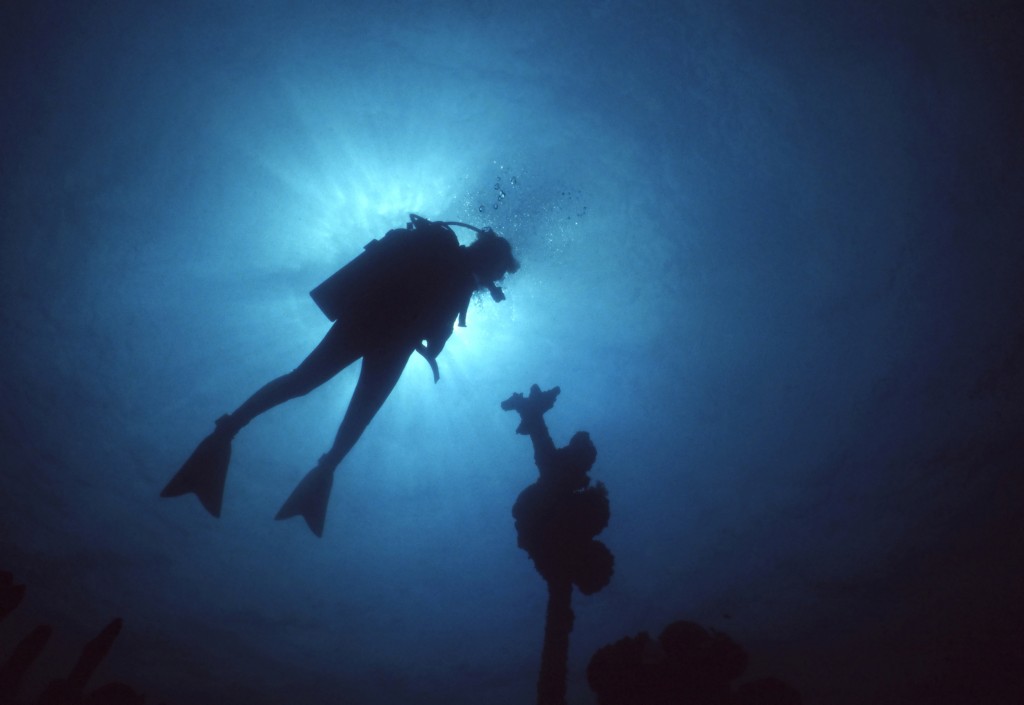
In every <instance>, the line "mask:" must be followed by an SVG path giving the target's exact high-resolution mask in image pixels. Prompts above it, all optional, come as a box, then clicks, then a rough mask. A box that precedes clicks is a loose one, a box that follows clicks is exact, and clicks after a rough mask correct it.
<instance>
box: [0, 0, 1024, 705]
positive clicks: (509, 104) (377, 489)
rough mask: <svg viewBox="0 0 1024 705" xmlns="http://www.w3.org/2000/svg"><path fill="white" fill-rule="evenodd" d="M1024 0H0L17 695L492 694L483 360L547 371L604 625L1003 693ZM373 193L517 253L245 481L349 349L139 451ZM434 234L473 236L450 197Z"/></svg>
mask: <svg viewBox="0 0 1024 705" xmlns="http://www.w3.org/2000/svg"><path fill="white" fill-rule="evenodd" d="M1020 13H1021V11H1020V10H1019V9H1018V8H1017V7H1016V3H1010V2H968V1H966V0H964V1H963V2H867V1H866V2H840V1H838V0H819V1H816V2H811V1H797V0H792V1H790V0H781V1H778V2H752V1H750V2H748V1H724V2H713V3H712V2H687V1H685V0H675V1H673V2H654V1H652V2H615V1H613V0H604V1H592V2H575V1H568V2H555V3H551V2H532V1H526V2H516V3H497V2H473V1H468V0H467V1H463V2H454V1H452V2H448V1H445V0H440V1H439V2H431V3H413V2H396V1H390V2H389V1H388V0H375V1H374V2H368V1H367V2H364V1H362V0H350V1H347V2H327V1H323V0H321V1H311V2H284V1H270V0H253V1H249V2H242V1H228V0H214V1H212V2H190V1H188V0H182V1H180V2H126V1H114V0H110V1H104V0H98V1H95V2H88V3H85V2H47V1H45V0H42V1H39V0H37V1H33V2H17V1H16V2H6V3H4V4H3V7H2V8H0V91H2V92H0V150H2V152H0V228H2V243H0V366H2V367H0V570H6V571H10V572H11V573H13V575H14V579H15V580H16V581H17V582H20V583H24V584H25V585H26V586H27V592H26V596H25V598H24V601H23V603H22V604H21V606H20V607H19V608H18V609H17V610H16V611H15V612H13V613H12V614H11V616H10V617H9V618H7V619H6V620H4V622H3V623H2V624H0V658H6V656H7V655H8V654H10V653H11V649H12V648H13V646H14V644H16V643H17V642H18V640H19V639H20V638H21V637H23V636H24V634H25V633H27V632H28V631H29V630H30V629H31V628H32V627H33V626H34V625H35V624H38V623H40V622H47V623H50V624H52V625H53V626H54V634H53V637H52V638H51V640H50V643H49V644H48V646H47V648H46V649H45V651H44V652H43V654H42V655H41V656H40V658H39V660H38V662H37V663H36V665H35V667H34V669H33V672H32V675H31V681H30V682H29V683H27V684H26V688H25V696H24V697H25V699H26V702H27V701H28V700H29V698H30V697H31V696H33V694H35V693H38V692H39V691H40V690H41V689H42V687H43V685H44V684H45V683H46V681H47V680H49V679H50V678H53V677H56V676H59V675H62V674H65V673H66V672H67V671H68V670H69V669H70V667H71V665H72V664H73V663H74V659H75V658H76V655H77V653H78V650H79V649H80V648H81V646H82V644H84V643H85V642H86V641H87V640H88V639H90V638H92V637H93V636H94V635H95V634H96V633H97V632H98V631H99V630H100V629H101V628H102V627H103V626H104V625H105V624H107V623H108V622H109V621H110V620H111V619H112V618H113V617H115V616H118V617H121V618H123V620H124V628H123V631H122V633H121V635H120V637H119V638H118V640H117V642H116V644H115V645H114V647H113V649H112V650H111V652H110V654H109V656H108V657H107V659H106V660H105V661H104V662H103V664H102V666H101V668H100V671H98V672H97V674H96V679H95V683H96V684H99V683H101V682H104V681H109V680H122V681H125V682H127V683H130V684H132V685H133V686H134V687H136V688H137V689H138V690H140V691H142V692H144V693H146V694H147V695H148V696H149V698H150V700H149V702H152V703H156V702H160V701H165V702H166V703H167V704H168V705H190V704H193V705H207V704H213V703H249V704H253V705H269V704H272V703H309V704H310V705H318V704H321V703H356V704H365V705H377V704H384V703H425V704H431V703H438V704H440V703H446V704H449V705H458V704H469V703H486V704H488V705H505V704H508V705H511V704H514V703H527V702H532V701H533V699H534V697H535V687H536V679H537V672H538V666H539V659H540V647H541V641H542V637H543V631H544V607H545V602H546V591H545V585H544V582H543V580H542V579H541V578H540V576H539V575H538V574H537V572H536V571H535V570H534V568H533V565H532V564H531V562H530V560H529V558H528V557H527V555H526V554H525V553H524V552H523V551H522V550H520V549H519V548H518V547H517V545H516V532H515V527H514V524H513V520H512V515H511V507H512V504H513V503H514V502H515V500H516V497H517V496H518V494H519V492H520V491H522V490H523V489H524V488H525V487H526V486H527V485H529V484H530V483H532V482H534V481H535V480H536V477H537V470H536V468H535V467H534V464H533V453H532V449H531V447H530V443H529V441H528V439H526V438H525V437H523V436H520V435H516V433H515V429H516V426H517V424H518V418H516V416H515V414H512V413H509V412H506V411H502V409H501V407H500V402H501V401H502V400H504V399H506V398H508V397H509V395H510V394H512V393H513V392H526V391H527V390H528V389H529V386H530V385H531V384H533V383H537V384H539V385H540V386H541V387H542V388H544V389H547V388H550V387H553V386H555V385H558V386H560V388H561V390H562V392H561V396H560V397H559V399H558V402H557V404H556V405H555V407H554V409H553V410H552V411H551V412H549V413H548V415H547V421H548V424H549V426H550V428H551V431H552V435H553V436H554V440H555V442H556V444H557V445H560V446H561V445H564V444H566V443H567V442H568V440H569V438H570V436H571V435H572V434H573V433H574V432H576V431H578V430H585V431H588V432H589V433H590V435H591V438H592V439H593V441H594V443H595V445H596V447H597V453H598V455H597V462H596V464H595V465H594V467H593V469H592V471H591V477H592V479H593V480H594V481H600V482H603V483H605V485H606V486H607V488H608V493H609V499H610V502H611V521H610V524H609V526H608V528H607V529H606V530H605V531H604V532H603V533H602V534H601V536H600V539H601V540H602V541H603V542H604V543H605V544H607V546H608V547H609V548H610V549H611V551H612V553H613V554H614V556H615V572H614V575H613V577H612V579H611V583H610V584H609V585H608V587H606V588H605V589H604V590H602V591H600V592H598V593H596V594H594V595H591V596H582V595H579V594H578V593H577V594H576V595H575V597H574V600H573V608H574V610H575V613H576V622H575V629H574V630H573V632H572V636H571V642H570V660H569V674H568V702H569V703H571V704H572V705H583V704H586V703H594V702H596V700H595V698H594V695H593V693H592V692H591V691H590V689H589V688H588V687H587V682H586V675H585V671H586V666H587V663H588V661H589V659H590V657H591V655H592V654H593V653H594V652H595V651H596V650H597V649H598V648H599V647H601V646H603V645H605V644H609V643H611V642H614V641H617V640H619V639H621V638H623V637H625V636H633V635H636V634H637V633H638V632H640V631H648V632H650V633H652V634H657V633H658V632H659V631H660V630H661V629H662V628H664V627H665V626H666V625H667V624H669V623H670V622H673V621H675V620H680V619H686V620H692V621H694V622H697V623H699V624H701V625H704V626H706V627H708V628H712V629H716V630H719V631H722V632H725V633H727V634H728V635H729V636H731V637H732V638H734V639H735V640H736V641H737V642H738V643H740V644H742V645H743V647H744V648H745V649H746V650H747V651H748V652H749V654H750V666H749V668H748V671H747V675H749V676H758V675H766V674H770V675H774V676H777V677H779V678H781V679H783V680H785V681H786V682H788V683H791V684H792V685H794V686H795V687H796V688H798V689H799V690H800V692H801V693H802V694H803V698H804V702H806V703H834V704H839V705H842V704H847V703H849V704H851V705H852V704H854V703H868V702H870V703H881V704H884V703H925V702H929V703H1019V702H1021V701H1022V699H1024V677H1022V676H1021V675H1020V674H1021V673H1024V608H1022V605H1021V602H1020V595H1021V594H1024V530H1022V528H1021V520H1020V514H1021V507H1022V506H1024V505H1022V500H1024V483H1022V480H1021V470H1022V467H1024V462H1022V460H1024V440H1022V439H1024V432H1022V429H1024V405H1022V403H1021V402H1022V391H1024V367H1022V365H1024V358H1022V351H1024V287H1022V285H1021V273H1022V271H1024V238H1022V236H1021V222H1022V216H1024V192H1022V183H1024V181H1022V171H1021V159H1020V157H1021V146H1022V136H1021V132H1020V128H1019V125H1021V124H1024V100H1022V95H1024V92H1022V81H1021V79H1022V70H1024V64H1022V49H1021V47H1022V46H1024V33H1022V31H1021V30H1022V23H1021V17H1020ZM409 213H417V214H419V215H422V216H424V217H427V218H432V219H438V220H462V221H466V222H469V223H472V224H474V225H478V226H484V225H489V226H492V227H494V228H495V229H496V230H498V231H499V232H500V233H502V234H503V235H504V236H506V237H508V238H509V240H510V241H511V242H512V243H513V246H514V248H515V251H516V254H517V256H518V257H519V259H520V261H521V263H522V268H521V270H520V271H519V272H518V273H516V274H515V275H512V276H510V277H509V278H507V279H506V281H505V282H504V283H503V286H504V287H505V291H506V294H507V296H508V299H507V300H506V301H505V302H503V303H500V304H496V303H493V302H491V301H490V300H489V298H486V297H483V298H478V299H476V300H475V301H474V303H473V304H472V305H471V307H470V310H469V315H468V327H466V328H465V329H459V330H457V331H456V333H455V335H453V337H452V339H451V340H450V341H449V343H448V346H447V347H446V349H445V351H444V353H443V354H442V355H441V357H440V358H439V364H440V373H441V381H440V383H439V384H437V385H436V386H435V385H434V384H433V381H432V379H431V376H430V371H429V368H428V366H427V365H426V363H425V362H424V361H423V360H421V359H419V358H418V357H414V359H412V360H410V362H409V364H408V367H407V368H406V371H405V373H404V375H403V377H402V379H401V381H400V382H399V384H398V386H397V388H396V389H395V391H394V393H393V394H392V396H391V398H390V399H389V400H388V402H387V404H385V406H384V408H383V410H382V411H381V412H380V414H379V415H378V416H377V418H376V419H375V420H374V421H373V423H372V424H371V426H370V428H369V429H368V431H367V433H366V434H365V435H364V436H363V438H362V440H361V441H360V442H359V443H358V445H357V446H356V447H355V449H354V450H353V452H352V453H351V454H350V455H349V456H348V457H347V458H346V459H345V461H344V463H343V464H342V466H341V468H340V469H339V472H338V475H337V477H336V479H335V483H334V490H333V495H332V497H331V503H330V507H329V514H328V517H327V525H326V530H325V534H324V537H323V538H322V539H317V538H315V537H314V536H312V535H311V534H310V532H309V531H308V529H307V528H306V527H305V526H304V525H303V524H302V522H301V521H299V520H291V521H287V522H275V521H273V516H274V513H275V512H276V511H277V509H278V507H279V506H280V504H281V502H282V501H283V500H284V499H285V498H286V497H287V496H288V494H289V492H290V491H291V490H292V488H293V487H294V486H295V483H296V482H297V481H298V479H299V478H300V477H302V475H303V474H304V473H305V472H306V471H308V470H309V469H310V468H311V467H313V465H314V464H315V462H316V460H317V458H318V457H319V455H320V454H321V453H323V452H324V451H325V450H326V449H327V447H328V446H329V444H330V442H331V439H332V438H333V435H334V432H335V431H336V429H337V424H338V422H339V421H340V419H341V414H342V413H343V411H344V409H345V406H346V404H347V403H348V398H349V395H350V394H351V390H352V387H353V385H354V383H355V379H356V376H357V374H358V366H357V365H356V366H353V367H351V368H349V369H347V370H345V371H344V372H343V373H341V374H340V375H339V376H338V377H336V378H335V379H334V380H332V381H331V382H330V383H328V384H326V385H325V386H323V387H321V388H320V389H318V390H316V391H314V392H312V393H311V394H309V395H308V396H305V397H302V398H300V399H297V400H294V401H292V402H290V403H288V404H285V405H283V406H280V407H278V408H276V409H274V410H273V411H271V412H269V413H267V414H265V415H264V416H261V417H260V418H258V419H257V420H256V421H254V422H253V423H252V424H251V425H250V426H249V427H247V428H246V429H245V430H244V431H243V432H242V433H241V434H240V435H239V436H238V438H237V439H236V441H235V443H234V448H233V457H232V465H231V471H230V473H229V476H228V484H227V490H226V494H225V500H224V511H223V516H222V518H220V519H219V520H216V519H213V518H211V517H210V516H209V515H208V514H207V513H206V512H205V511H203V509H202V507H201V506H200V505H199V503H198V502H197V501H195V499H194V498H193V497H186V498H182V499H175V500H166V499H160V498H159V497H158V495H159V492H160V490H161V488H162V487H163V486H164V485H165V484H166V483H167V481H168V480H169V479H170V477H171V475H173V473H174V472H175V470H177V468H178V467H180V465H181V463H182V462H183V461H184V460H185V458H187V457H188V455H189V453H190V452H191V451H192V449H193V448H194V447H195V445H196V443H197V442H198V441H199V440H200V439H201V438H202V437H203V436H205V435H206V434H207V433H209V432H210V431H211V430H212V429H213V421H214V419H216V418H217V417H218V416H220V415H221V414H223V413H225V412H227V411H230V410H231V409H233V408H235V407H236V406H237V405H238V404H239V403H240V402H241V401H243V400H244V399H245V398H246V397H247V396H248V395H249V394H250V393H252V392H253V391H254V390H255V389H256V388H257V387H259V386H260V385H262V384H263V383H264V382H266V381H268V380H269V379H271V378H272V377H274V376H276V375H279V374H281V373H283V372H286V371H288V370H290V369H292V368H293V367H294V366H295V365H296V364H298V362H299V361H301V360H302V358H303V357H304V356H305V355H306V354H307V353H308V352H309V350H311V349H312V347H313V346H314V345H315V344H316V343H317V342H318V341H319V340H320V338H321V337H322V335H323V334H324V333H325V332H326V330H327V329H328V327H329V325H330V324H329V322H328V321H327V320H326V319H325V318H324V317H323V315H322V314H321V313H320V311H319V310H318V309H317V307H316V306H315V305H314V304H313V302H312V301H311V300H310V298H309V296H308V292H309V290H310V289H311V288H313V287H314V286H315V285H317V284H318V283H319V282H321V281H322V280H323V279H324V278H325V277H327V276H329V275H330V274H331V273H332V272H334V271H335V270H336V269H338V267H340V266H341V265H342V264H344V263H345V262H346V261H348V260H349V259H351V258H352V257H353V256H355V255H356V254H358V253H359V252H360V251H361V249H362V247H363V246H364V245H365V244H366V243H367V242H368V241H369V240H371V239H372V238H375V237H380V236H381V235H382V234H383V233H384V232H385V231H387V230H388V229H390V228H394V227H400V226H402V225H403V224H404V223H405V222H406V220H407V218H408V214H409ZM460 237H461V238H463V242H464V243H468V242H469V239H470V238H469V233H468V232H467V231H464V230H463V231H460Z"/></svg>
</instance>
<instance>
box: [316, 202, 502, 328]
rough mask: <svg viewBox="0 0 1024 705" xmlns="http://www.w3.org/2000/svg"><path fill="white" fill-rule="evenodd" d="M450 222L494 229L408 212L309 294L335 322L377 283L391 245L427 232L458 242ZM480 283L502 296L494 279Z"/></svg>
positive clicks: (482, 230) (495, 295) (494, 295)
mask: <svg viewBox="0 0 1024 705" xmlns="http://www.w3.org/2000/svg"><path fill="white" fill-rule="evenodd" d="M452 225H455V226H458V227H463V228H468V229H470V230H472V231H474V232H476V233H478V234H482V233H485V232H492V233H493V232H494V231H493V230H491V229H490V228H478V227H476V226H474V225H469V224H468V223H461V222H458V221H447V222H441V221H432V220H427V219H426V218H423V217H421V216H418V215H416V214H415V213H410V214H409V223H408V224H407V225H406V227H405V228H399V229H395V230H389V231H388V232H387V233H386V234H385V235H384V237H382V238H380V239H379V240H378V239H376V238H374V239H373V240H371V241H370V242H368V243H367V244H366V246H365V247H364V248H363V252H361V253H360V254H359V255H357V256H356V257H355V258H354V259H353V260H352V261H351V262H349V263H348V264H346V265H345V266H344V267H342V268H341V269H339V270H338V271H337V272H335V273H334V274H332V275H331V276H330V277H328V278H327V279H325V280H324V281H323V282H322V283H320V284H319V285H318V286H317V287H316V288H314V289H313V290H312V291H310V292H309V295H310V296H311V297H312V299H313V301H314V302H315V303H316V305H317V306H318V307H319V308H320V310H321V311H323V313H324V315H325V316H327V318H328V319H329V320H331V321H336V320H338V319H339V318H341V317H343V315H344V312H345V311H346V310H347V309H348V308H349V307H350V306H352V305H357V304H358V301H359V300H360V299H363V298H365V297H366V296H367V295H369V293H370V292H372V291H374V290H376V288H377V287H378V286H379V285H380V281H379V279H380V275H381V272H383V271H387V270H386V268H387V267H388V264H389V262H388V259H389V258H388V256H387V255H388V250H390V249H391V247H390V246H391V245H397V244H398V243H399V242H400V241H401V240H405V239H407V238H408V236H409V233H419V234H423V235H426V234H427V233H428V232H429V233H430V234H431V235H433V236H441V237H444V236H448V237H450V238H451V239H452V240H453V241H455V242H458V239H457V238H456V237H455V233H454V231H452V229H451V227H450V226H452ZM483 285H484V286H485V287H487V290H488V291H489V292H490V294H491V298H492V299H494V300H495V301H503V300H504V299H505V294H504V292H503V291H502V290H501V289H500V288H499V287H497V286H495V284H494V282H483Z"/></svg>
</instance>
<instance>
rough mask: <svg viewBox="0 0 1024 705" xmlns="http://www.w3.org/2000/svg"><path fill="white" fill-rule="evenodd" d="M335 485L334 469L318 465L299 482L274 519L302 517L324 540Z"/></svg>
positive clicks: (311, 529)
mask: <svg viewBox="0 0 1024 705" xmlns="http://www.w3.org/2000/svg"><path fill="white" fill-rule="evenodd" d="M333 484H334V468H327V467H324V466H323V465H320V464H318V465H317V466H316V467H315V468H313V469H312V470H310V471H309V472H308V473H306V476H305V477H304V478H302V480H300V481H299V485H298V487H296V488H295V489H294V490H293V491H292V493H291V495H290V496H289V497H288V499H287V500H286V501H285V503H284V505H283V506H282V507H281V509H280V510H279V511H278V512H277V516H275V517H274V518H275V519H278V520H281V519H290V518H291V517H294V516H301V517H302V518H303V519H305V520H306V525H307V526H309V530H310V531H312V532H313V533H314V534H316V535H317V537H318V538H323V535H324V521H325V520H326V519H327V500H328V499H329V498H330V496H331V486H332V485H333Z"/></svg>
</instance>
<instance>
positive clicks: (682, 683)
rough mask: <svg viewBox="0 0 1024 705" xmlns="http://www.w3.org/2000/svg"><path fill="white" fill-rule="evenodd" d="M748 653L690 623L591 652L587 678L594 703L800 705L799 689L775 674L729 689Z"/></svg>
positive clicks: (624, 704)
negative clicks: (656, 634)
mask: <svg viewBox="0 0 1024 705" xmlns="http://www.w3.org/2000/svg"><path fill="white" fill-rule="evenodd" d="M746 668H747V652H746V651H745V650H744V649H743V647H742V646H740V645H739V644H737V643H736V642H735V641H733V640H732V639H731V638H730V637H729V636H727V635H726V634H723V633H722V632H718V631H715V630H713V629H712V630H708V629H705V628H704V627H702V626H700V625H699V624H695V623H693V622H686V621H679V622H673V623H672V624H670V625H668V626H667V627H665V629H664V631H662V633H661V636H659V637H658V639H657V641H655V640H653V639H651V637H650V636H649V635H648V634H647V633H646V632H641V633H640V634H638V635H637V636H635V637H626V638H625V639H620V640H619V641H617V642H615V643H614V644H609V645H607V646H603V647H601V648H600V649H598V650H597V652H596V653H594V655H593V657H591V659H590V664H589V665H588V666H587V682H588V683H589V684H590V688H591V690H593V691H594V692H595V693H596V694H597V702H598V705H800V703H801V698H800V693H799V692H798V691H797V690H796V689H795V688H793V687H792V686H790V685H788V684H786V683H783V682H782V681H780V680H778V679H777V678H760V679H757V680H753V681H750V682H748V683H744V684H743V685H741V686H740V687H739V688H736V689H734V688H733V681H735V680H736V679H737V678H739V677H740V676H741V675H742V674H743V671H745V670H746Z"/></svg>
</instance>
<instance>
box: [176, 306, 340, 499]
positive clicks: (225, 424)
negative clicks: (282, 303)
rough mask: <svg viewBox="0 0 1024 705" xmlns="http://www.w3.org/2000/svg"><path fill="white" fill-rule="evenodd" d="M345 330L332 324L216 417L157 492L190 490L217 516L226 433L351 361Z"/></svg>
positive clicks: (228, 455) (228, 457)
mask: <svg viewBox="0 0 1024 705" xmlns="http://www.w3.org/2000/svg"><path fill="white" fill-rule="evenodd" d="M356 347H357V346H356V345H355V344H354V342H353V341H352V340H351V336H350V335H349V334H348V333H347V332H345V331H343V330H342V329H341V327H340V326H338V325H337V324H336V325H335V326H334V327H332V328H331V330H330V331H328V332H327V335H326V336H324V339H323V340H322V341H320V344H319V345H317V346H316V348H315V349H314V350H313V352H311V353H310V354H309V356H308V357H307V358H306V359H305V360H303V362H302V363H301V364H300V365H299V366H298V367H296V368H295V369H294V370H293V371H291V372H289V373H288V374H286V375H284V376H282V377H278V378H277V379H275V380H274V381H272V382H270V383H269V384H267V385H265V386H264V387H263V388H261V389H260V390H259V391H257V392H256V393H255V394H253V395H252V396H251V397H249V399H248V400H247V401H246V402H245V403H244V404H242V406H240V407H239V408H238V410H237V411H235V413H233V414H227V415H225V416H222V417H221V418H220V419H218V420H217V428H216V430H215V431H214V432H213V433H211V434H210V435H209V436H207V437H206V438H204V439H203V440H202V442H201V443H200V444H199V446H198V447H197V448H196V450H195V451H194V452H193V453H192V455H191V456H189V458H188V460H186V461H185V464H184V465H182V467H181V469H180V470H178V472H177V473H176V474H175V475H174V477H173V478H171V481H170V482H169V483H168V484H167V486H166V487H165V488H164V489H163V491H162V492H161V493H160V496H162V497H177V496H179V495H183V494H188V493H190V492H191V493H195V495H196V496H197V497H198V498H199V501H200V502H201V503H202V505H203V506H204V507H205V508H206V510H207V511H209V512H210V514H212V515H213V516H215V517H216V516H220V511H221V505H222V503H223V499H224V483H225V480H226V479H227V475H228V465H229V464H230V462H231V439H232V438H234V436H235V434H236V433H238V431H239V429H241V428H242V427H243V426H245V425H246V424H247V423H249V422H250V421H252V420H253V419H254V418H255V417H256V416H258V415H259V414H262V413H263V412H264V411H266V410H267V409H270V408H271V407H274V406H277V405H278V404H280V403H281V402H284V401H287V400H289V399H293V398H295V397H297V396H301V395H303V394H306V393H307V392H309V391H310V390H312V389H314V388H316V387H318V386H319V385H321V384H323V383H324V382H326V381H327V380H328V379H330V378H331V377H333V376H334V375H335V374H337V373H338V372H339V371H340V370H342V369H343V368H345V367H347V366H348V365H349V364H351V363H352V362H354V361H355V360H356V359H357V358H358V357H359V354H358V353H357V352H356Z"/></svg>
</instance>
